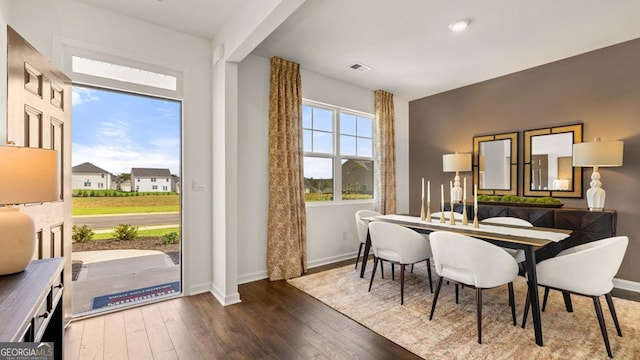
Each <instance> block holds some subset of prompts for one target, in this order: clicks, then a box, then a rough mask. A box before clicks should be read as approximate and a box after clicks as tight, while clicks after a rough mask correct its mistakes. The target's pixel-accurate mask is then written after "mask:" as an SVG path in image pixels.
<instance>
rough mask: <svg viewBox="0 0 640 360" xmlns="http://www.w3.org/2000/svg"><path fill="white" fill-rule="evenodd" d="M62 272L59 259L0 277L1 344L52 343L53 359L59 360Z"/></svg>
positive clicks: (37, 261)
mask: <svg viewBox="0 0 640 360" xmlns="http://www.w3.org/2000/svg"><path fill="white" fill-rule="evenodd" d="M63 269H64V258H61V257H58V258H52V259H43V260H33V261H32V262H31V264H29V266H28V267H27V269H26V270H25V271H22V272H19V273H17V274H11V275H3V276H0V324H1V325H0V342H40V341H44V342H53V343H54V359H62V354H63V349H62V347H63V331H64V326H63V319H62V302H63V298H62V293H63V291H64V286H63V285H62V272H63Z"/></svg>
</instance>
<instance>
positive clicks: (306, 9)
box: [82, 0, 640, 100]
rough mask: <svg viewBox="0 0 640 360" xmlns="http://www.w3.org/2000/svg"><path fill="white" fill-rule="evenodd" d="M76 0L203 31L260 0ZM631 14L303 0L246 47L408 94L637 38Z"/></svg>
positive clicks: (635, 9) (600, 4)
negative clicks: (463, 23) (462, 23)
mask: <svg viewBox="0 0 640 360" xmlns="http://www.w3.org/2000/svg"><path fill="white" fill-rule="evenodd" d="M82 1H84V2H87V3H92V4H94V5H96V6H99V7H103V8H108V9H110V10H113V11H116V12H120V13H124V14H127V15H129V16H132V17H135V18H139V19H143V20H146V21H148V22H151V23H155V24H159V25H162V26H165V27H168V28H172V29H175V30H179V31H182V32H185V33H189V34H193V35H196V36H200V37H204V38H208V39H212V38H213V37H214V36H215V34H216V33H217V31H218V30H219V29H220V27H221V26H222V25H224V22H225V20H226V19H229V18H231V17H232V14H234V13H235V12H237V11H241V10H242V7H243V6H250V5H251V2H252V1H261V0H226V1H225V0H162V1H159V0H136V1H131V0H110V1H104V0H82ZM637 14H640V1H637V0H616V1H601V0H564V1H558V0H536V1H512V0H483V1H464V0H451V1H442V0H396V1H388V0H307V1H306V2H305V3H304V4H303V5H302V6H301V7H300V8H299V9H298V10H296V12H295V13H294V14H293V15H292V16H290V17H289V18H288V19H287V20H286V21H285V22H284V23H283V24H282V25H281V26H280V27H279V28H278V29H276V30H275V31H274V32H273V33H272V34H271V35H270V36H268V37H267V38H266V39H265V40H264V41H263V42H262V44H260V45H259V46H258V47H257V48H256V49H255V50H254V53H255V54H257V55H260V56H264V57H272V56H280V57H282V58H286V59H289V60H292V61H295V62H298V63H300V64H301V65H302V67H303V69H305V70H310V71H313V72H317V73H320V74H323V75H325V76H329V77H332V78H335V79H339V80H342V81H345V82H349V83H352V84H355V85H358V86H361V87H364V88H368V89H372V90H374V89H384V90H387V91H390V92H392V93H394V94H395V95H396V96H399V97H402V98H404V99H406V100H414V99H417V98H421V97H424V96H428V95H432V94H436V93H439V92H443V91H447V90H451V89H455V88H458V87H462V86H465V85H469V84H473V83H476V82H480V81H484V80H488V79H491V78H495V77H498V76H502V75H506V74H509V73H513V72H516V71H520V70H524V69H527V68H531V67H534V66H538V65H542V64H545V63H549V62H552V61H556V60H559V59H563V58H567V57H571V56H574V55H578V54H581V53H585V52H588V51H592V50H595V49H599V48H602V47H606V46H609V45H613V44H616V43H620V42H624V41H627V40H631V39H635V38H639V37H640V26H639V25H638V20H637ZM462 18H467V19H470V20H471V24H470V26H469V27H468V29H467V30H466V31H465V32H462V33H453V32H451V31H450V30H449V28H448V25H449V24H450V23H451V22H453V21H455V20H458V19H462ZM356 62H360V63H363V64H366V65H368V66H370V67H371V68H372V69H371V70H370V71H367V72H357V71H354V70H351V69H349V66H350V65H352V64H354V63H356Z"/></svg>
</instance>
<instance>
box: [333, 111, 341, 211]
mask: <svg viewBox="0 0 640 360" xmlns="http://www.w3.org/2000/svg"><path fill="white" fill-rule="evenodd" d="M333 124H334V125H333V126H334V131H333V141H334V144H335V146H334V149H335V153H334V156H333V200H334V201H342V166H341V165H342V163H341V161H340V112H339V111H336V110H334V111H333Z"/></svg>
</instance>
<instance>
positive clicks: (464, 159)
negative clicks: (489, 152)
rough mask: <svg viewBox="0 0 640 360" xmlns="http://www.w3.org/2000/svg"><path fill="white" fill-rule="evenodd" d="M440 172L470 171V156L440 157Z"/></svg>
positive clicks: (449, 155)
mask: <svg viewBox="0 0 640 360" xmlns="http://www.w3.org/2000/svg"><path fill="white" fill-rule="evenodd" d="M442 171H444V172H455V171H471V154H458V153H456V154H445V155H442Z"/></svg>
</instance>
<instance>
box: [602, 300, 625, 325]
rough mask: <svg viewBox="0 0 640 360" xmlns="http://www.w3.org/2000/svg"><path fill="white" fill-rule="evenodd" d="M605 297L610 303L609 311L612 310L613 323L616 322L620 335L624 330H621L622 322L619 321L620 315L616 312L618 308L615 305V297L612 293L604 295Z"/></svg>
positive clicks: (608, 303)
mask: <svg viewBox="0 0 640 360" xmlns="http://www.w3.org/2000/svg"><path fill="white" fill-rule="evenodd" d="M604 297H605V299H607V305H609V311H611V317H612V318H613V323H614V324H616V330H617V331H618V336H622V331H621V330H620V323H619V322H618V315H617V314H616V308H615V307H613V298H612V297H611V293H608V294H605V295H604Z"/></svg>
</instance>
